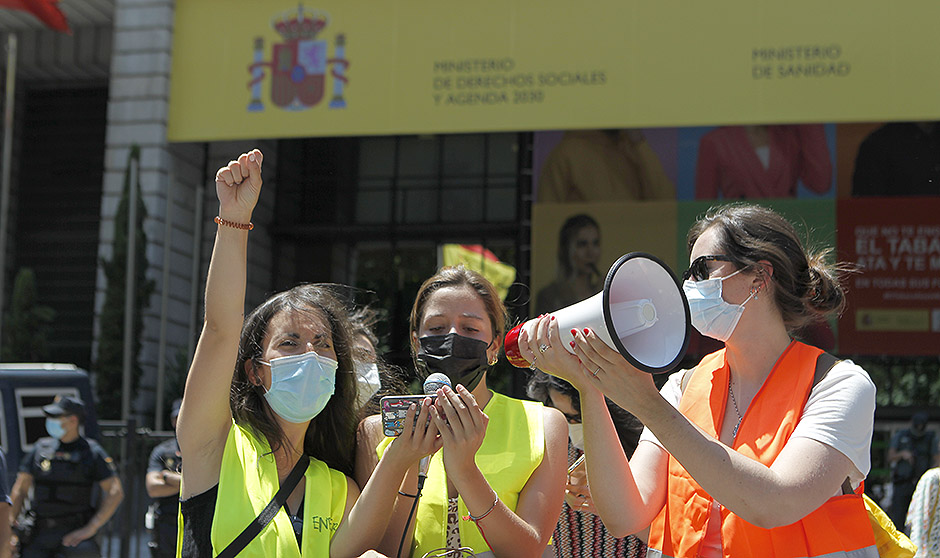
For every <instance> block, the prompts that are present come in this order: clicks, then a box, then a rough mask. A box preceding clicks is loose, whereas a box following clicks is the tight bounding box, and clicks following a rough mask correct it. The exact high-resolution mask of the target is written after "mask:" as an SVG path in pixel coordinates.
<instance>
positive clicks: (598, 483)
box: [519, 204, 878, 558]
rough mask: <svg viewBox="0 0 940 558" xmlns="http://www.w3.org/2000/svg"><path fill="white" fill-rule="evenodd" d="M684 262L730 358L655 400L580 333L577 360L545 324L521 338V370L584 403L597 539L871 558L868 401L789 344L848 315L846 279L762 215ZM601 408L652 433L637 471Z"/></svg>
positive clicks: (697, 246) (671, 384) (717, 224)
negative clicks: (599, 525)
mask: <svg viewBox="0 0 940 558" xmlns="http://www.w3.org/2000/svg"><path fill="white" fill-rule="evenodd" d="M688 247H689V252H690V261H691V265H690V267H689V269H688V271H686V272H685V274H684V275H683V279H684V283H683V290H684V291H685V294H686V297H687V298H688V302H689V308H690V310H691V318H692V324H693V325H694V326H695V327H696V329H698V330H699V331H700V332H701V333H702V334H704V335H707V336H709V337H713V338H715V339H718V340H721V341H724V342H725V348H724V349H721V350H719V351H717V352H715V353H712V354H710V355H708V356H706V357H704V358H703V359H702V361H701V362H700V363H699V364H698V366H696V367H695V368H694V369H692V370H683V371H681V372H677V373H675V374H673V375H672V376H671V377H670V378H669V380H668V381H667V382H666V384H665V386H664V387H663V389H662V390H661V391H657V389H656V387H655V385H654V383H653V380H652V377H651V376H650V375H649V374H647V373H644V372H641V371H639V370H638V369H636V368H634V367H633V366H632V365H631V364H630V363H628V362H627V360H626V359H625V358H624V357H623V356H621V354H620V353H619V352H618V351H616V350H614V349H612V348H611V347H609V346H607V344H606V343H604V342H603V341H601V340H600V339H599V338H598V336H597V335H596V333H595V332H594V331H593V330H591V329H590V328H585V329H580V330H578V331H576V332H573V335H574V340H573V341H571V342H570V343H571V348H572V350H573V351H574V353H572V352H569V351H567V350H564V348H562V347H561V343H562V341H561V340H560V339H561V338H560V332H559V330H558V325H557V321H556V320H554V319H553V318H552V317H551V316H548V317H544V318H541V319H540V320H539V322H538V324H537V327H535V328H534V330H532V332H531V333H530V332H529V331H526V330H525V329H524V330H523V331H522V332H521V333H520V335H519V348H520V351H521V352H522V356H524V357H525V358H528V359H529V360H530V361H531V360H532V359H534V358H535V357H536V355H537V356H538V364H539V367H540V368H541V369H543V370H545V371H548V372H550V373H552V374H555V375H557V376H559V377H562V378H564V379H566V380H568V381H569V382H570V383H571V384H573V385H574V386H575V387H577V388H578V390H579V392H580V395H581V407H582V420H583V424H584V444H585V453H586V456H587V459H586V462H587V471H588V479H589V481H590V484H591V487H592V494H593V497H594V504H595V506H596V508H597V510H598V513H599V515H600V516H601V518H602V519H603V520H604V524H605V525H606V526H607V528H608V529H609V530H610V531H611V532H612V533H614V534H615V535H616V536H623V535H626V534H628V533H635V532H638V531H641V530H643V529H644V528H646V527H647V526H650V540H649V545H650V548H649V554H648V555H649V556H651V557H660V556H669V557H685V556H701V557H705V558H709V557H717V556H762V557H767V556H770V557H777V558H781V557H792V558H796V557H816V556H826V557H829V556H839V557H845V556H852V557H869V556H870V557H873V558H874V557H876V556H878V552H877V548H876V547H875V546H874V544H875V543H874V537H873V534H872V529H871V526H870V524H869V520H868V515H867V512H866V510H865V506H864V503H863V501H862V498H861V492H862V486H861V484H862V481H863V480H864V478H865V475H866V474H867V473H868V471H869V468H870V457H869V456H870V445H871V436H872V426H873V414H874V408H875V386H874V384H873V383H872V381H871V379H870V378H869V377H868V374H867V373H866V372H865V371H864V370H862V369H861V368H859V367H858V366H857V365H855V364H853V363H852V362H851V361H841V362H838V363H835V364H834V365H832V364H833V361H834V359H832V357H829V356H828V355H826V354H825V353H822V351H820V350H819V349H816V348H814V347H811V346H808V345H805V344H803V343H800V342H799V341H797V340H795V339H793V338H792V335H791V333H792V332H793V331H796V330H797V329H799V328H800V327H801V326H803V325H805V324H806V323H809V322H812V321H814V320H818V319H822V318H825V317H826V316H828V315H830V314H833V313H837V312H839V311H841V310H842V308H843V307H844V305H845V299H844V293H843V290H842V287H841V286H840V284H839V281H838V277H837V272H838V271H839V268H838V266H831V265H828V264H827V263H826V262H825V255H826V253H827V252H820V253H809V252H807V250H806V249H804V247H803V246H802V244H801V243H800V241H799V239H798V237H797V234H796V232H795V230H794V229H793V227H792V225H790V223H789V222H788V221H787V220H786V219H784V218H783V217H782V216H780V215H779V214H777V213H776V212H774V211H772V210H770V209H767V208H764V207H761V206H758V205H748V204H734V205H728V206H724V207H720V208H717V209H713V210H712V211H710V212H709V213H708V214H707V215H705V216H704V217H703V218H702V219H700V220H699V221H698V222H697V223H696V224H695V225H693V227H692V229H691V230H690V231H689V235H688ZM533 349H535V350H536V351H539V352H538V353H535V352H533ZM543 349H544V350H543ZM817 359H818V362H817ZM604 395H606V396H607V397H609V398H610V399H611V400H613V401H614V402H616V403H617V404H619V405H620V406H621V407H623V408H624V409H626V410H628V411H630V412H631V413H633V414H634V415H636V416H637V417H638V418H639V419H640V420H641V421H642V422H643V423H644V424H645V425H646V429H645V431H644V433H643V435H642V436H641V438H640V443H639V445H638V447H637V450H636V452H635V453H634V455H633V457H632V458H631V459H629V460H628V459H627V458H626V457H625V455H624V453H623V451H621V449H620V446H619V444H617V443H616V442H617V437H616V431H615V430H614V426H613V423H612V422H611V418H610V415H609V413H608V410H607V406H606V405H605V404H604Z"/></svg>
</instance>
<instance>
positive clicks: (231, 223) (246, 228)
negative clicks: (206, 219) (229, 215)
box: [213, 215, 255, 231]
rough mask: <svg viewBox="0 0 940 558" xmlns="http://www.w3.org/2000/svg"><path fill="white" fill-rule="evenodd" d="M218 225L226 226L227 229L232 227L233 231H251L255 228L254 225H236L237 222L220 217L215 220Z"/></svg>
mask: <svg viewBox="0 0 940 558" xmlns="http://www.w3.org/2000/svg"><path fill="white" fill-rule="evenodd" d="M213 221H215V223H216V224H217V225H225V226H226V227H232V228H233V229H239V230H243V231H250V230H252V229H254V228H255V224H254V223H250V222H249V223H236V222H235V221H229V220H228V219H223V218H221V217H219V216H218V215H216V216H215V219H213Z"/></svg>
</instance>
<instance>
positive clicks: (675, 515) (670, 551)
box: [647, 342, 878, 558]
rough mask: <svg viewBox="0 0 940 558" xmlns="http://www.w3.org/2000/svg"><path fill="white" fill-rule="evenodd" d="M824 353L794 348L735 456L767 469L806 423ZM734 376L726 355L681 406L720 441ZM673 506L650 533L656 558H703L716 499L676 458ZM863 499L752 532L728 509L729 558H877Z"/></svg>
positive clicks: (749, 416) (698, 377)
mask: <svg viewBox="0 0 940 558" xmlns="http://www.w3.org/2000/svg"><path fill="white" fill-rule="evenodd" d="M821 353H822V351H821V350H819V349H817V348H815V347H810V346H809V345H804V344H803V343H799V342H793V343H791V344H790V346H789V347H787V349H786V350H785V351H784V353H783V355H781V356H780V358H779V359H778V360H777V363H776V364H775V365H774V368H773V370H771V372H770V375H769V376H768V377H767V379H766V380H765V381H764V385H763V386H761V388H760V390H759V391H758V392H757V395H756V396H755V397H754V399H753V400H752V401H751V404H750V406H749V407H748V409H747V410H746V411H745V413H744V419H743V420H742V421H741V425H740V427H738V434H737V437H736V438H735V440H734V443H733V446H732V449H734V450H735V451H737V452H738V453H740V454H742V455H745V456H747V457H750V458H751V459H754V460H756V461H759V462H760V463H763V464H764V465H767V466H768V467H769V466H770V465H772V464H773V462H774V460H775V459H776V457H777V455H778V454H779V453H780V452H781V451H782V450H783V448H784V446H785V445H786V443H787V440H789V438H790V434H792V433H793V429H794V428H796V424H797V422H799V419H800V416H801V415H802V413H803V407H804V406H805V405H806V400H807V398H808V397H809V392H810V390H811V388H812V386H813V375H814V372H815V364H816V358H817V357H818V356H819V355H820V354H821ZM729 374H730V369H729V367H728V363H727V361H726V360H725V350H724V349H721V350H720V351H717V352H715V353H712V354H710V355H708V356H706V357H705V358H703V359H702V362H701V363H700V364H699V365H698V367H696V369H695V372H694V373H693V374H692V377H691V379H690V380H689V382H688V385H687V386H686V388H685V390H684V392H683V394H682V398H681V400H680V402H679V411H680V412H681V413H682V414H683V415H685V416H686V417H687V418H688V419H689V420H690V421H691V422H693V423H694V424H696V425H698V426H699V427H700V428H702V429H703V430H704V431H705V432H706V433H708V434H709V435H711V436H714V437H715V438H718V433H719V432H721V423H722V419H723V417H724V411H725V404H726V403H727V398H728V388H727V386H728V379H729ZM667 483H668V486H667V495H666V505H665V506H664V507H663V509H662V511H660V513H659V516H658V517H657V518H656V519H655V520H654V521H653V524H652V526H651V529H650V544H649V553H648V554H647V556H648V557H649V558H654V557H655V558H658V557H660V556H662V557H674V558H686V557H694V556H697V555H698V551H699V545H700V544H701V542H702V539H703V538H704V536H705V531H706V527H707V524H708V518H709V516H710V510H711V506H712V497H711V496H709V495H708V493H707V492H705V491H704V490H703V489H702V487H701V486H699V484H698V483H697V482H695V480H694V479H693V478H692V477H691V476H690V475H689V473H688V472H687V471H686V470H685V468H684V467H682V465H680V464H679V462H678V461H676V460H675V459H673V457H672V456H669V475H668V480H667ZM861 488H862V487H861V486H859V490H858V491H857V493H853V494H845V495H840V496H834V497H832V498H830V499H829V500H827V501H826V502H825V503H824V504H823V505H822V506H820V507H819V508H818V509H816V510H815V511H813V512H812V513H810V514H809V515H807V516H806V517H804V518H803V519H801V520H799V521H797V522H795V523H792V524H790V525H785V526H782V527H775V528H773V529H764V528H761V527H756V526H754V525H751V524H750V523H748V522H747V521H744V520H743V519H741V518H740V517H738V516H736V515H734V514H733V513H731V512H730V511H728V510H727V509H725V508H724V507H722V508H720V509H721V544H722V555H723V556H724V557H726V558H728V557H731V558H742V557H749V556H755V557H756V556H760V557H762V558H765V557H766V558H807V557H826V558H829V557H851V558H869V557H871V558H877V556H878V550H877V548H876V546H875V537H874V534H873V532H872V528H871V524H870V523H869V520H868V512H867V511H866V510H865V504H864V502H863V501H862V497H861Z"/></svg>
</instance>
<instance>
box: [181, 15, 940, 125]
mask: <svg viewBox="0 0 940 558" xmlns="http://www.w3.org/2000/svg"><path fill="white" fill-rule="evenodd" d="M937 21H940V2H937V1H936V0H912V1H910V2H905V3H904V5H903V9H902V8H899V7H898V6H897V5H895V4H894V3H891V2H876V1H874V0H831V1H828V2H822V3H820V2H817V1H809V0H794V1H791V2H764V1H754V0H723V1H720V2H717V3H716V2H688V1H683V2H679V1H677V0H663V1H660V2H640V1H639V0H598V1H595V2H570V1H569V0H498V1H497V0H478V1H476V2H463V3H459V2H440V1H432V0H407V1H404V0H386V1H382V2H379V1H367V0H342V1H340V0H322V1H320V2H317V3H310V4H306V5H302V6H300V7H298V5H297V4H296V3H295V2H293V1H265V2H257V1H249V0H225V2H221V1H219V0H185V1H184V2H177V5H176V23H175V27H174V49H173V69H172V77H171V80H172V81H171V97H170V120H169V128H168V131H167V134H168V137H169V139H170V140H172V141H209V140H221V139H243V138H274V137H304V136H331V135H378V134H408V133H447V132H478V131H512V130H550V129H571V128H622V127H655V126H695V125H714V124H743V123H757V124H768V123H779V122H841V121H886V120H933V119H937V118H940V104H938V103H937V101H936V100H937V99H938V98H940V57H938V56H934V55H933V53H934V52H935V51H936V45H935V42H934V39H933V37H934V36H935V27H936V22H937Z"/></svg>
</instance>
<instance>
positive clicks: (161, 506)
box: [147, 438, 182, 558]
mask: <svg viewBox="0 0 940 558" xmlns="http://www.w3.org/2000/svg"><path fill="white" fill-rule="evenodd" d="M181 464H182V458H180V445H179V442H177V440H176V438H173V439H171V440H166V441H165V442H161V443H160V444H158V445H157V446H156V447H155V448H153V451H152V452H151V453H150V461H149V462H148V464H147V472H148V473H152V472H158V473H159V472H161V471H172V472H174V473H179V472H180V471H181V470H182V469H181ZM153 500H154V524H153V537H152V538H151V541H150V544H149V546H150V552H151V555H152V556H154V558H163V557H173V556H176V529H177V512H178V511H179V494H174V495H171V496H165V497H163V498H154V499H153Z"/></svg>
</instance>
